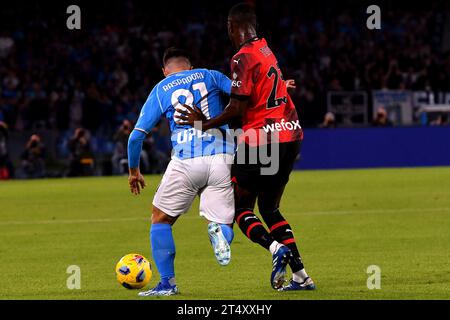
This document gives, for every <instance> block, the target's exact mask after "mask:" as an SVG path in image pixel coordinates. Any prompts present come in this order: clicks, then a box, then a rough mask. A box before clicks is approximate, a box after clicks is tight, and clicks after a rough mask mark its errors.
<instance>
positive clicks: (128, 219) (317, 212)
mask: <svg viewBox="0 0 450 320" xmlns="http://www.w3.org/2000/svg"><path fill="white" fill-rule="evenodd" d="M400 212H450V208H402V209H371V210H348V211H310V212H300V214H303V215H347V214H374V213H400ZM187 218H196V219H200V216H198V215H188V216H184V217H183V218H182V219H183V220H184V219H187ZM150 220H151V218H150V217H134V218H117V219H110V218H105V219H73V220H58V219H55V220H34V221H33V220H32V221H24V220H16V221H0V226H9V225H34V224H75V223H109V222H127V221H149V222H150Z"/></svg>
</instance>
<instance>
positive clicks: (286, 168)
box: [258, 143, 314, 290]
mask: <svg viewBox="0 0 450 320" xmlns="http://www.w3.org/2000/svg"><path fill="white" fill-rule="evenodd" d="M299 148H300V146H299V144H298V143H288V144H284V145H282V146H280V170H279V172H278V173H277V174H276V175H275V176H274V177H273V178H271V179H270V180H271V185H270V186H268V187H267V188H265V189H264V190H263V191H261V192H260V193H259V195H258V208H259V211H260V213H261V216H262V218H263V220H264V222H265V223H266V225H267V227H268V228H269V230H270V234H271V235H272V236H273V237H274V239H276V240H277V241H278V242H280V243H283V244H284V245H286V246H287V247H289V249H290V250H291V252H292V255H293V257H292V259H291V261H290V262H289V265H290V267H291V269H292V274H293V275H292V277H293V281H294V284H303V285H304V287H305V289H309V290H311V289H314V285H313V284H311V283H312V280H310V278H309V277H308V275H307V273H306V270H305V267H304V265H303V261H302V258H301V255H300V252H299V250H298V247H297V244H296V241H295V238H294V233H293V230H292V227H291V226H290V225H289V223H288V222H287V221H286V219H285V218H284V217H283V215H282V214H281V212H280V210H279V208H280V201H281V198H282V196H283V193H284V189H285V186H286V184H287V182H288V180H289V175H290V173H291V171H292V168H293V165H294V162H295V158H296V156H297V154H298V152H299Z"/></svg>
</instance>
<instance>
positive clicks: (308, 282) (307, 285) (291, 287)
mask: <svg viewBox="0 0 450 320" xmlns="http://www.w3.org/2000/svg"><path fill="white" fill-rule="evenodd" d="M298 290H316V285H315V284H314V282H313V281H312V279H311V278H310V277H308V278H306V279H305V281H303V282H302V283H299V282H295V281H294V280H291V282H289V284H287V285H285V286H283V287H281V288H280V289H278V291H298Z"/></svg>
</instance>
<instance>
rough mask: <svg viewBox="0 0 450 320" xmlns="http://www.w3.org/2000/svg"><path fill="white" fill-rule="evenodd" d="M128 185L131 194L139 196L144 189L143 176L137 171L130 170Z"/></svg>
mask: <svg viewBox="0 0 450 320" xmlns="http://www.w3.org/2000/svg"><path fill="white" fill-rule="evenodd" d="M128 184H129V185H130V191H131V193H132V194H135V195H138V194H140V193H141V189H144V188H145V186H146V184H145V180H144V176H143V175H142V174H141V173H140V172H139V170H130V175H129V176H128Z"/></svg>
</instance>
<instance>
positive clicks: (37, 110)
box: [0, 1, 450, 178]
mask: <svg viewBox="0 0 450 320" xmlns="http://www.w3.org/2000/svg"><path fill="white" fill-rule="evenodd" d="M19 2H20V1H19ZM234 2H236V1H223V2H220V3H216V2H211V1H210V2H208V1H192V2H189V3H185V4H184V5H177V6H170V8H169V7H168V6H169V4H161V3H159V4H157V3H153V2H148V3H146V2H143V1H98V2H97V1H96V3H95V5H94V4H89V3H88V2H85V5H83V2H82V1H81V5H80V6H81V8H82V29H81V30H80V31H69V30H68V29H67V28H66V27H65V20H66V18H67V14H66V13H65V8H66V7H64V6H63V5H61V6H62V9H61V8H59V9H58V8H54V7H51V6H50V4H46V3H45V2H37V1H29V2H28V1H27V2H24V3H22V4H21V5H17V7H14V8H11V9H10V10H8V8H6V9H5V10H2V13H1V15H0V18H2V24H4V26H3V27H2V28H1V29H0V81H1V82H0V122H1V123H2V124H1V125H0V132H1V133H0V167H2V165H3V167H8V168H11V167H12V164H11V163H10V162H11V161H10V160H6V159H7V150H6V149H7V148H6V145H7V143H6V142H5V141H6V139H7V138H6V137H7V136H8V133H7V132H9V133H21V132H24V133H27V134H28V136H31V134H34V133H35V132H39V131H40V130H43V131H52V132H56V135H57V139H56V140H55V143H56V154H57V156H58V158H67V159H69V160H68V161H69V163H70V164H69V165H68V166H67V169H66V171H65V173H64V175H90V174H94V173H95V172H94V171H93V168H94V163H95V161H96V158H97V154H102V155H107V156H108V157H109V158H110V160H111V161H110V162H111V168H110V172H111V173H121V172H124V170H125V169H124V168H126V166H124V163H123V161H122V160H123V159H125V158H126V142H127V136H128V134H129V131H130V129H131V128H132V126H133V122H134V121H136V120H137V118H138V114H139V110H140V107H141V106H142V104H143V102H144V101H145V99H146V97H147V95H148V94H149V92H150V91H151V89H152V87H153V85H154V84H156V83H157V82H158V81H160V80H161V78H162V73H161V55H162V52H163V51H164V49H166V48H167V47H169V46H182V47H184V48H186V49H188V50H189V51H190V53H191V55H192V57H193V61H194V64H195V66H198V67H207V68H210V69H217V70H220V71H222V72H224V73H225V74H228V73H229V59H230V58H231V56H232V55H233V53H234V49H233V48H232V47H231V44H230V42H229V40H228V38H227V32H226V15H227V11H228V8H229V7H230V6H231V5H232V4H233V3H234ZM395 2H396V1H385V2H384V4H385V6H382V10H383V11H382V30H380V31H371V30H368V29H367V28H366V19H367V13H366V12H365V9H366V8H367V6H365V5H364V4H363V3H364V2H361V1H359V2H358V1H343V2H342V3H341V2H339V4H337V3H334V4H333V3H331V2H330V1H327V2H325V3H324V2H323V1H317V3H315V4H311V3H307V2H298V1H279V2H276V1H256V3H257V8H258V15H259V21H260V29H261V34H262V35H263V36H265V37H266V38H267V39H268V41H269V45H270V46H271V47H272V49H273V51H274V52H275V53H276V55H277V56H278V59H279V62H280V66H281V68H282V70H283V71H284V74H285V77H286V78H294V79H295V80H296V82H297V90H296V91H295V93H294V94H293V99H294V102H295V103H296V106H297V108H298V111H299V115H300V118H301V122H302V125H303V126H304V127H318V126H320V127H335V126H336V123H335V121H334V118H333V115H332V114H327V108H326V93H327V92H328V91H329V90H366V91H370V90H373V89H384V88H386V89H414V90H443V91H450V52H449V51H447V50H445V48H443V45H442V43H443V36H444V28H445V23H446V22H447V19H448V12H449V7H448V4H447V3H446V2H445V1H429V2H427V3H425V4H421V6H420V7H415V8H414V7H411V5H408V4H400V3H399V4H396V3H395ZM58 10H59V11H58ZM18 16H20V18H18ZM380 112H381V113H383V110H380ZM445 123H447V119H446V118H444V119H443V124H445ZM374 124H375V125H381V126H383V125H386V126H387V125H390V124H389V122H388V121H386V124H385V122H384V121H382V123H381V124H380V123H379V121H378V120H377V119H375V121H374ZM2 141H3V142H2ZM41 144H43V142H42V141H41V140H40V139H39V136H38V135H33V136H31V138H30V139H29V141H28V142H27V143H26V144H25V145H24V147H23V149H24V150H25V151H23V153H22V155H21V158H20V159H21V160H20V161H21V164H19V165H18V166H20V167H21V168H22V169H21V170H20V171H21V172H22V173H21V175H22V176H24V177H34V176H44V175H46V172H45V165H43V164H42V163H41V164H38V165H33V166H32V169H33V170H31V169H30V168H29V164H27V161H28V162H30V161H29V160H27V159H29V158H30V157H31V158H32V159H34V158H39V159H42V160H39V161H42V162H43V161H44V159H45V158H46V156H45V154H46V153H45V152H44V151H43V150H44V149H45V148H44V147H42V152H41V151H39V152H31V151H30V149H33V148H34V150H36V146H40V145H41ZM146 144H147V146H146V150H147V154H145V153H144V154H143V158H144V167H145V164H147V165H148V169H147V170H148V171H150V170H153V172H160V171H161V170H164V165H165V163H166V161H167V159H168V157H169V154H170V146H169V139H168V130H167V126H165V124H164V123H162V125H161V130H155V132H154V133H153V135H152V136H151V137H149V140H148V141H147V143H146ZM2 145H3V146H4V147H2ZM49 147H50V148H54V146H47V149H48V148H49ZM89 159H90V160H89ZM145 161H146V162H145ZM7 162H8V163H9V164H8V166H6V165H5V164H6V163H7ZM16 166H17V164H16ZM27 166H28V167H27ZM34 167H37V169H34ZM10 170H12V169H10ZM30 172H31V174H30ZM36 172H37V173H36ZM0 178H1V173H0Z"/></svg>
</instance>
